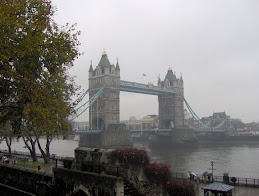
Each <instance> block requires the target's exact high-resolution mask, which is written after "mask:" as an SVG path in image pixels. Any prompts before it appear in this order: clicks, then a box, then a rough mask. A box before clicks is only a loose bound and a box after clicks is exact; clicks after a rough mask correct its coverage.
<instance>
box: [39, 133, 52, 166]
mask: <svg viewBox="0 0 259 196" xmlns="http://www.w3.org/2000/svg"><path fill="white" fill-rule="evenodd" d="M51 140H52V138H51V136H49V135H47V134H46V148H45V150H46V151H44V150H43V149H42V147H41V144H40V141H39V139H37V144H38V147H39V149H40V152H41V155H42V157H43V159H44V163H48V164H49V163H50V154H49V146H50V142H51Z"/></svg>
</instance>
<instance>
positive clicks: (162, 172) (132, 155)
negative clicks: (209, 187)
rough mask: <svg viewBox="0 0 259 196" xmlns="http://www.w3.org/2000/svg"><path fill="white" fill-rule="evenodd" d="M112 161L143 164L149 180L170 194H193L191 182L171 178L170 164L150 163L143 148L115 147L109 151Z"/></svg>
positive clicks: (184, 195) (176, 195) (172, 195)
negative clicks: (115, 148)
mask: <svg viewBox="0 0 259 196" xmlns="http://www.w3.org/2000/svg"><path fill="white" fill-rule="evenodd" d="M111 159H112V161H113V162H115V161H116V160H118V161H119V162H120V163H124V164H133V165H135V166H136V165H139V166H142V165H144V166H145V167H144V174H145V176H146V178H147V179H148V181H149V182H151V183H154V184H158V185H162V187H164V188H165V190H166V191H167V193H168V194H169V195H170V196H195V188H194V185H193V184H192V183H191V182H188V181H175V180H173V178H172V172H171V165H170V164H167V163H150V161H149V157H148V155H147V153H146V151H145V150H139V149H117V150H114V151H113V152H112V153H111Z"/></svg>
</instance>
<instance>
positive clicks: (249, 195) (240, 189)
mask: <svg viewBox="0 0 259 196" xmlns="http://www.w3.org/2000/svg"><path fill="white" fill-rule="evenodd" d="M1 154H2V155H3V154H5V155H7V154H8V153H7V151H5V150H1ZM38 158H39V162H42V163H43V159H42V158H41V157H40V156H39V155H38ZM14 160H16V164H17V162H20V163H22V162H24V161H31V160H32V159H31V158H30V154H29V153H24V152H17V151H15V152H14V153H12V157H11V158H10V162H9V164H14V163H15V161H14ZM56 160H57V163H58V164H57V165H56ZM56 166H57V167H63V163H62V156H56V155H55V157H52V162H51V164H50V165H48V166H44V167H42V168H41V170H40V172H42V173H46V174H52V173H53V172H52V168H53V167H56ZM25 168H30V169H33V170H38V169H37V167H26V166H25ZM173 175H174V177H175V178H176V177H177V178H176V179H187V175H186V174H185V175H184V174H183V173H173ZM200 179H202V177H201V178H200ZM214 179H217V182H222V180H221V181H220V179H222V178H221V177H217V178H214ZM242 179H245V178H242ZM256 181H257V182H258V179H257V180H256ZM248 182H253V180H250V181H249V180H248ZM195 183H196V184H197V186H198V191H197V193H198V195H199V196H203V195H204V193H203V189H202V187H205V186H206V185H207V184H205V183H203V182H195ZM231 185H232V186H233V184H231ZM233 195H235V196H257V195H259V186H258V185H256V187H253V184H251V183H250V184H249V185H248V186H245V185H244V184H239V186H238V185H237V184H236V186H235V188H234V189H233Z"/></svg>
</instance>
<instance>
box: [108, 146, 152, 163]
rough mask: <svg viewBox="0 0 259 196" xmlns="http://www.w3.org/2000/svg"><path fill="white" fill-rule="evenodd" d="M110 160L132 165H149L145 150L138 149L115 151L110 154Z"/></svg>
mask: <svg viewBox="0 0 259 196" xmlns="http://www.w3.org/2000/svg"><path fill="white" fill-rule="evenodd" d="M111 159H112V160H113V161H114V162H115V161H116V160H118V161H119V162H120V163H126V164H127V163H130V164H133V165H147V164H149V157H148V155H147V153H146V151H145V150H140V149H123V150H120V149H117V150H115V151H113V152H112V153H111Z"/></svg>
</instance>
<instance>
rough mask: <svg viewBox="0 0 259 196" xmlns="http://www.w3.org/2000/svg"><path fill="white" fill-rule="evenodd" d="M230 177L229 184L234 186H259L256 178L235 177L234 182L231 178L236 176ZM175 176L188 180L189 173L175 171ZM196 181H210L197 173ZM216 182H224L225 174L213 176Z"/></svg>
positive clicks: (258, 180)
mask: <svg viewBox="0 0 259 196" xmlns="http://www.w3.org/2000/svg"><path fill="white" fill-rule="evenodd" d="M228 177H229V182H228V183H227V184H229V185H233V186H250V187H251V186H252V187H258V188H259V179H256V178H243V177H235V178H236V182H232V181H231V178H232V177H234V176H228ZM173 178H174V179H177V180H181V179H182V180H183V179H184V180H187V179H189V178H188V175H187V173H176V172H173ZM193 180H194V181H198V180H199V182H203V183H209V180H208V177H205V176H203V175H201V174H196V176H195V178H194V179H193ZM213 180H214V182H220V183H224V180H223V176H214V177H213Z"/></svg>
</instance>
